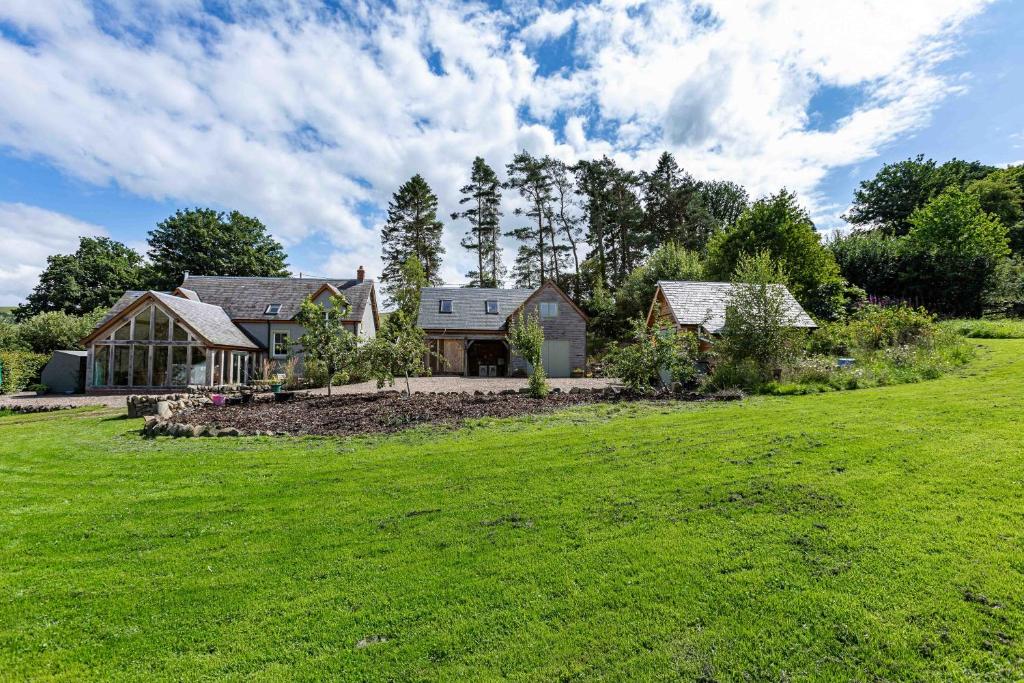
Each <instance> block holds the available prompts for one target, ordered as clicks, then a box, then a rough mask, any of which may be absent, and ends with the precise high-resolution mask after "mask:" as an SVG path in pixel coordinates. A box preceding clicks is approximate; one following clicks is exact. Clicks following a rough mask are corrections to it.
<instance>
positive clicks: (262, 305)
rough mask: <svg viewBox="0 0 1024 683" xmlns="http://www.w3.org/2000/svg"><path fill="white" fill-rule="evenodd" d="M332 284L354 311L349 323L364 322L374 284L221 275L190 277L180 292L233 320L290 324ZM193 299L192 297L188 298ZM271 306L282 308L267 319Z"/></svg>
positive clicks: (351, 312)
mask: <svg viewBox="0 0 1024 683" xmlns="http://www.w3.org/2000/svg"><path fill="white" fill-rule="evenodd" d="M325 283H329V284H331V285H333V286H334V287H336V288H337V289H338V290H340V291H341V293H342V294H344V295H345V298H346V299H347V300H348V302H349V304H351V305H352V310H351V311H350V312H349V314H348V316H347V317H346V318H345V320H346V321H351V322H357V321H359V320H362V319H363V312H364V311H365V309H366V306H367V305H368V304H369V301H370V291H371V290H372V289H373V281H372V280H363V281H362V282H359V280H356V279H354V278H353V279H351V280H330V279H323V278H298V277H229V276H219V275H187V276H185V280H184V282H182V283H181V287H179V289H180V290H182V293H185V290H187V291H188V292H190V293H194V294H195V295H196V296H197V297H198V298H199V301H202V302H203V303H207V304H214V305H216V306H220V307H221V308H223V309H224V310H225V311H226V312H227V314H228V316H229V317H230V318H231V319H232V320H271V321H274V320H276V321H284V320H291V319H292V318H294V317H295V316H296V315H297V314H298V312H299V306H301V305H302V302H303V300H305V299H306V297H308V296H310V295H312V294H315V293H316V291H317V290H318V289H320V288H321V287H323V286H324V284H325ZM189 298H191V297H189ZM269 304H281V310H280V312H279V313H278V314H277V315H267V314H266V313H264V311H266V310H267V306H268V305H269Z"/></svg>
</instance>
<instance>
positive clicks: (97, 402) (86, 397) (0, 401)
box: [0, 393, 127, 408]
mask: <svg viewBox="0 0 1024 683" xmlns="http://www.w3.org/2000/svg"><path fill="white" fill-rule="evenodd" d="M24 405H31V406H74V407H76V408H77V407H79V406H108V407H110V408H126V407H127V404H126V403H125V397H124V396H123V395H121V396H97V395H92V394H72V395H70V396H66V395H61V394H47V395H46V396H36V395H35V394H32V393H20V394H10V395H8V394H4V395H2V396H0V408H8V407H12V406H24Z"/></svg>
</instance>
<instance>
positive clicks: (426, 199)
mask: <svg viewBox="0 0 1024 683" xmlns="http://www.w3.org/2000/svg"><path fill="white" fill-rule="evenodd" d="M443 229H444V225H443V224H442V223H441V221H439V220H437V195H435V194H434V193H433V191H431V189H430V186H429V185H427V181H426V180H424V179H423V177H422V176H421V175H419V174H418V173H417V174H416V175H414V176H413V177H412V178H410V179H409V181H408V182H406V183H405V184H404V185H402V186H401V187H400V188H398V192H395V194H394V195H393V196H392V198H391V202H390V203H389V204H388V220H387V222H386V223H385V224H384V228H383V229H382V230H381V233H380V242H381V247H382V260H383V262H384V270H383V271H382V272H381V276H380V279H381V282H382V287H381V289H382V290H383V292H384V295H385V296H386V297H387V298H388V300H389V301H391V300H392V298H393V297H394V295H395V293H396V292H397V291H399V290H400V289H401V288H402V287H403V286H404V284H405V283H404V281H403V275H402V273H403V270H402V266H403V265H404V264H405V262H406V260H407V259H408V258H410V257H412V258H415V259H416V260H417V261H419V263H420V266H422V267H423V274H424V276H425V278H426V281H427V284H430V285H439V284H441V255H442V254H443V253H444V247H442V246H441V232H442V231H443Z"/></svg>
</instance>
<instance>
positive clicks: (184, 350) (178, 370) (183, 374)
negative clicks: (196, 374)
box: [171, 346, 188, 386]
mask: <svg viewBox="0 0 1024 683" xmlns="http://www.w3.org/2000/svg"><path fill="white" fill-rule="evenodd" d="M171 384H172V385H175V386H184V385H186V384H188V347H187V346H175V347H173V348H172V349H171Z"/></svg>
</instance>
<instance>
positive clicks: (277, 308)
mask: <svg viewBox="0 0 1024 683" xmlns="http://www.w3.org/2000/svg"><path fill="white" fill-rule="evenodd" d="M271 309H273V310H271ZM280 312H281V304H267V307H266V308H265V309H263V315H277V314H279V313H280Z"/></svg>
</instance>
